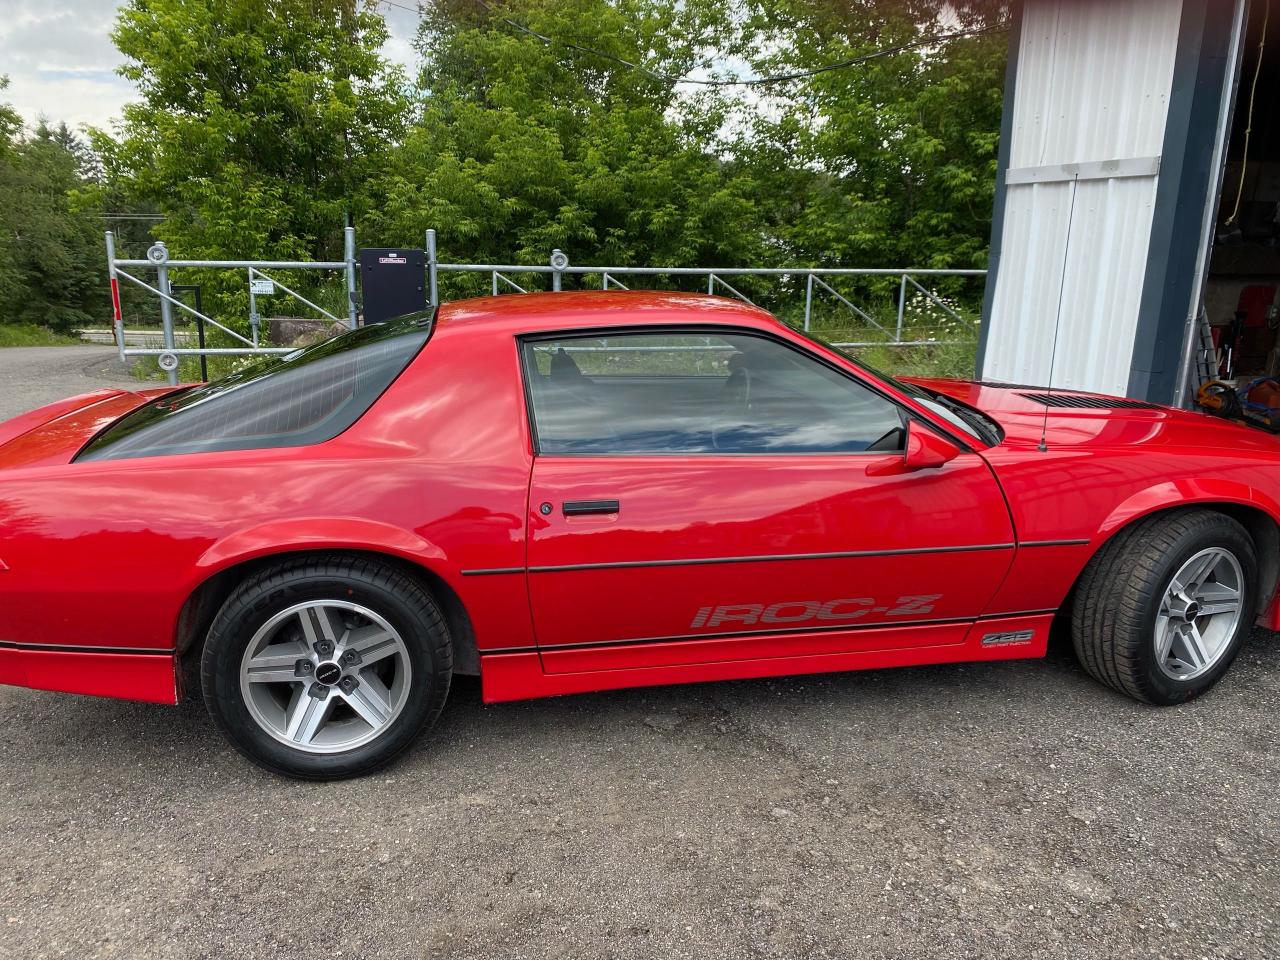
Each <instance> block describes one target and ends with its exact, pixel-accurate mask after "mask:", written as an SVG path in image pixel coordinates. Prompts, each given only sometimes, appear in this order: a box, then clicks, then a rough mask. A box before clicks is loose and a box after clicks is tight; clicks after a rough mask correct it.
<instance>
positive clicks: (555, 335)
mask: <svg viewBox="0 0 1280 960" xmlns="http://www.w3.org/2000/svg"><path fill="white" fill-rule="evenodd" d="M646 333H647V334H656V335H659V336H662V335H666V336H671V335H673V334H688V335H690V336H723V335H725V334H737V335H740V336H749V337H757V338H759V339H761V340H768V341H771V342H773V343H777V344H780V345H781V346H783V347H785V348H787V349H788V350H792V351H794V352H795V353H798V354H800V355H801V356H803V357H806V358H808V359H809V360H812V361H814V362H816V363H819V364H821V365H822V366H824V367H826V368H827V369H828V370H832V371H834V372H835V373H837V374H839V375H840V376H842V377H844V378H845V379H847V380H852V381H853V382H854V383H856V384H858V385H859V386H861V387H864V388H866V389H867V390H870V391H871V392H872V393H874V394H876V395H877V396H879V397H881V398H882V399H884V400H887V401H888V402H889V403H890V404H892V405H893V406H894V408H896V409H897V411H898V417H899V419H900V420H901V421H902V426H903V430H904V431H905V430H909V429H910V426H911V424H912V423H920V424H923V425H924V426H927V427H929V428H930V429H931V430H936V431H938V432H940V433H942V434H943V436H945V437H946V438H947V439H948V440H950V441H951V442H952V443H954V444H955V445H956V446H958V447H959V448H960V449H961V450H962V451H963V452H965V453H974V452H975V448H974V446H973V442H972V440H971V439H965V438H962V437H960V436H958V435H957V433H956V431H955V429H954V428H953V427H949V426H948V427H944V426H942V425H940V424H938V423H935V422H934V421H933V420H931V419H928V418H926V417H924V416H922V415H921V414H920V413H918V412H917V411H915V410H913V409H912V408H911V407H909V406H907V405H906V404H904V403H903V402H902V401H901V400H899V399H898V398H897V397H895V396H894V395H893V394H892V393H890V392H889V391H888V390H886V389H885V388H884V386H883V385H882V384H880V383H878V382H876V381H875V380H872V379H869V378H866V377H864V376H861V375H860V373H861V368H859V369H858V372H854V371H853V370H849V369H847V368H846V367H843V366H841V365H839V364H837V363H835V362H833V361H832V360H830V359H829V358H827V357H824V356H821V355H820V354H817V353H814V352H813V351H811V350H809V349H807V348H805V347H803V346H801V345H800V344H798V343H794V342H793V341H791V340H789V339H787V338H786V337H784V336H782V335H781V334H778V333H773V332H771V331H767V330H757V329H754V328H752V327H738V326H730V325H727V324H714V323H713V324H696V323H695V324H687V323H670V324H666V323H664V324H622V325H620V326H611V327H599V326H597V327H566V328H564V329H562V330H542V331H538V332H537V333H522V334H518V335H517V336H516V337H515V344H516V354H517V360H518V361H519V367H520V380H521V384H522V387H523V392H524V409H525V419H526V421H527V422H528V424H529V440H530V443H531V444H532V447H533V449H532V451H531V452H532V454H533V456H534V457H540V458H550V459H571V460H582V459H611V460H625V459H631V460H647V459H660V458H664V457H701V458H707V459H714V458H718V457H722V458H742V457H756V458H758V457H866V456H872V457H883V456H885V455H886V453H888V452H889V451H885V450H845V451H839V452H836V451H830V450H826V451H804V452H786V453H768V452H765V453H759V452H756V453H745V452H735V451H714V452H711V453H703V452H700V451H688V450H672V451H669V452H665V453H664V452H657V451H653V452H650V451H646V452H644V453H601V452H599V451H594V450H593V451H590V452H587V453H543V452H542V451H541V450H540V449H539V445H538V424H537V418H536V417H535V416H534V410H533V391H532V385H531V383H530V379H529V369H528V366H527V364H526V363H525V350H524V348H525V345H526V344H530V343H538V342H542V341H548V340H590V339H600V338H604V337H624V336H630V335H635V334H646ZM899 454H901V451H900V452H899Z"/></svg>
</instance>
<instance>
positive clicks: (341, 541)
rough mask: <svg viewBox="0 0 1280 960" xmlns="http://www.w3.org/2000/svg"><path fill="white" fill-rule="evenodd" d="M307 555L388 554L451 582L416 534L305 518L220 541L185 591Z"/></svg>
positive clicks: (441, 558) (372, 523)
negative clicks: (253, 564)
mask: <svg viewBox="0 0 1280 960" xmlns="http://www.w3.org/2000/svg"><path fill="white" fill-rule="evenodd" d="M308 550H361V551H366V552H372V553H384V554H390V555H391V556H395V557H400V558H401V559H404V560H408V561H410V562H412V563H415V564H417V565H419V566H422V567H426V568H427V569H429V570H431V571H432V572H433V573H435V574H436V575H438V576H440V577H441V578H442V579H446V580H452V579H454V577H453V576H452V575H451V574H453V573H454V571H452V569H451V565H450V564H449V562H448V558H447V557H446V556H445V553H444V551H443V550H441V549H440V548H439V547H438V546H436V545H435V544H434V543H431V542H430V541H428V540H426V539H424V538H422V537H420V536H418V534H416V533H413V532H411V531H408V530H405V529H402V528H400V527H396V526H393V525H392V524H389V523H381V522H379V521H377V520H363V519H360V518H357V517H308V518H300V519H290V520H279V521H271V522H268V523H263V524H259V525H257V526H254V527H247V528H245V529H243V530H237V531H236V532H235V533H232V534H230V535H228V536H226V537H224V538H223V539H221V540H219V541H218V542H217V543H215V544H214V545H213V546H211V547H209V549H208V550H206V551H205V552H204V553H203V554H202V555H201V557H200V559H199V560H198V561H196V564H195V568H194V577H193V582H192V583H191V584H190V587H191V588H192V589H194V588H195V586H197V585H198V584H200V583H203V582H204V581H206V580H208V579H209V578H210V577H211V576H213V575H214V574H216V573H220V572H221V571H223V570H225V569H227V568H229V567H233V566H236V565H237V564H241V563H244V562H246V561H249V560H258V559H261V558H264V557H270V556H272V555H274V554H285V553H299V552H302V551H308Z"/></svg>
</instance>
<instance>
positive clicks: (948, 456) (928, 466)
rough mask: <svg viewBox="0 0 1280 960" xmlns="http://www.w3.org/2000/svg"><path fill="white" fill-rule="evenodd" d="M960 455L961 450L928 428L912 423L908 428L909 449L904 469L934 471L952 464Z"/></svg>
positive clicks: (905, 457)
mask: <svg viewBox="0 0 1280 960" xmlns="http://www.w3.org/2000/svg"><path fill="white" fill-rule="evenodd" d="M959 455H960V448H959V447H957V446H956V445H955V444H954V443H952V442H951V441H950V440H948V439H946V438H945V437H941V436H939V435H938V434H936V433H934V432H933V431H932V430H930V429H929V428H928V427H925V426H922V425H921V424H919V423H912V424H910V425H909V426H908V427H907V449H906V451H905V453H903V467H904V468H905V469H907V470H933V469H936V468H938V467H940V466H942V465H943V464H945V463H950V462H951V461H952V460H954V459H955V458H956V457H958V456H959Z"/></svg>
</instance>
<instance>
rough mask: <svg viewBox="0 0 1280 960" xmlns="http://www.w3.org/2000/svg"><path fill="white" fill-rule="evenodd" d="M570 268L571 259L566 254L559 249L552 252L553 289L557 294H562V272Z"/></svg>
mask: <svg viewBox="0 0 1280 960" xmlns="http://www.w3.org/2000/svg"><path fill="white" fill-rule="evenodd" d="M567 266H569V258H568V257H567V256H566V255H565V252H564V251H563V250H561V249H560V248H559V247H557V248H556V249H555V250H552V251H551V289H552V291H553V292H555V293H559V292H560V280H561V274H562V271H563V270H564V269H565V267H567Z"/></svg>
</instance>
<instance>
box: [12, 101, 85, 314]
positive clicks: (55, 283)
mask: <svg viewBox="0 0 1280 960" xmlns="http://www.w3.org/2000/svg"><path fill="white" fill-rule="evenodd" d="M91 162H92V160H91V153H90V152H89V150H88V146H87V144H86V143H85V142H84V140H83V139H82V138H80V137H79V136H78V135H77V134H75V133H73V132H72V131H70V130H68V129H67V126H66V124H61V125H59V126H58V127H49V126H47V125H46V124H44V123H41V124H40V125H39V126H38V127H37V129H36V131H35V133H34V135H32V136H30V137H23V136H22V134H21V124H20V122H18V121H17V120H16V114H13V112H12V111H11V110H9V109H8V108H0V248H2V249H3V254H2V255H0V318H2V319H3V322H6V323H24V324H36V325H39V326H44V327H50V328H52V329H54V330H61V331H66V330H69V329H72V328H74V327H78V326H83V325H85V324H88V323H91V322H95V319H96V318H98V317H100V316H101V315H102V314H103V312H104V310H105V309H106V306H107V300H106V298H105V289H106V285H105V280H104V268H103V263H102V248H101V241H100V234H99V233H98V230H99V226H100V221H99V220H98V219H97V214H98V212H99V208H98V207H97V205H96V203H95V200H94V195H93V190H92V189H86V188H90V187H91V185H90V184H89V183H88V182H87V181H86V179H85V176H84V166H85V164H91Z"/></svg>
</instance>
